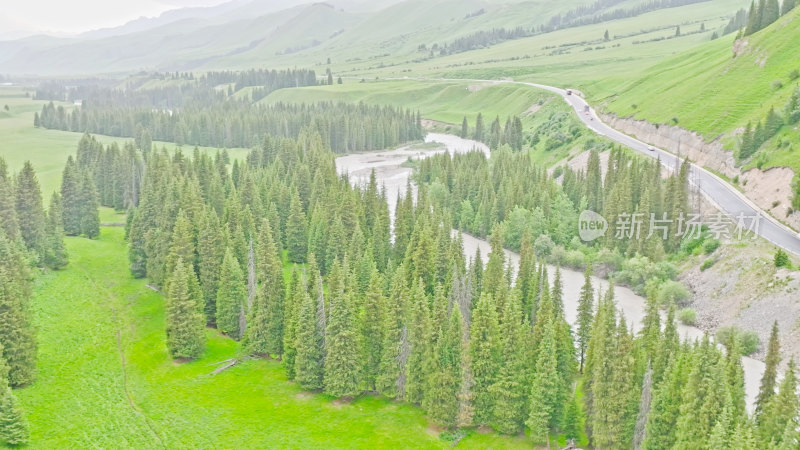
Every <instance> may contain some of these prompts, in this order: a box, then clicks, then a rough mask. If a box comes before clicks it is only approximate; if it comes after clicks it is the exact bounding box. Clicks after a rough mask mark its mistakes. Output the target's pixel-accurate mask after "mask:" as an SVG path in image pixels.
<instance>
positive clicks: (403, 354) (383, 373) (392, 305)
mask: <svg viewBox="0 0 800 450" xmlns="http://www.w3.org/2000/svg"><path fill="white" fill-rule="evenodd" d="M405 280H406V275H405V266H403V265H402V264H401V265H400V266H399V267H398V268H397V269H396V270H395V272H394V275H393V276H392V283H391V291H390V293H389V298H388V299H387V302H386V314H385V315H384V321H383V331H382V335H383V345H382V346H381V360H380V363H379V366H378V376H377V377H376V387H377V389H378V391H379V392H380V393H382V394H383V395H385V396H387V397H389V398H403V397H404V396H405V390H404V387H405V381H404V380H405V370H406V367H405V360H406V359H407V358H408V352H407V350H406V348H405V347H407V344H408V339H407V334H408V330H407V328H406V326H405V323H404V315H405V309H406V304H405V299H406V296H407V288H406V285H405V282H406V281H405Z"/></svg>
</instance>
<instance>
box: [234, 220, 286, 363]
mask: <svg viewBox="0 0 800 450" xmlns="http://www.w3.org/2000/svg"><path fill="white" fill-rule="evenodd" d="M256 267H257V272H258V280H259V288H258V293H257V294H256V297H255V299H254V301H253V307H252V308H250V315H249V316H248V319H247V330H246V331H245V338H244V340H245V346H246V348H247V349H248V351H250V352H251V353H253V354H257V355H263V356H270V355H273V354H276V355H278V356H279V357H280V355H281V354H282V353H283V308H284V305H283V300H284V299H283V297H284V295H285V285H284V281H283V267H282V265H281V261H280V259H278V249H277V247H276V246H275V241H274V240H273V234H272V227H271V226H270V222H269V221H267V219H264V220H263V221H262V223H261V229H260V230H259V234H258V247H257V249H256Z"/></svg>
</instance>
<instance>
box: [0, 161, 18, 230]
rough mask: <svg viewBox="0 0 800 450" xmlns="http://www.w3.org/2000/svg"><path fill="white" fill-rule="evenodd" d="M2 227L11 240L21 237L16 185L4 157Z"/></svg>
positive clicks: (0, 206) (0, 182) (0, 175)
mask: <svg viewBox="0 0 800 450" xmlns="http://www.w3.org/2000/svg"><path fill="white" fill-rule="evenodd" d="M0 229H2V230H3V231H4V232H5V235H6V237H8V239H10V240H11V241H15V240H16V239H17V238H18V237H19V220H18V218H17V209H16V198H15V195H14V186H13V184H12V183H11V179H10V178H9V177H8V166H7V165H6V162H5V160H4V159H3V158H0Z"/></svg>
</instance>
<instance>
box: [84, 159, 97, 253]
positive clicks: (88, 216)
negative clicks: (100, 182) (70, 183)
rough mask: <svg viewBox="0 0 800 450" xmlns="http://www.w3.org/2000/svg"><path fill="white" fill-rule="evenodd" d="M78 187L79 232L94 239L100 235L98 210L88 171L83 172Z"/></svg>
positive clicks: (95, 193)
mask: <svg viewBox="0 0 800 450" xmlns="http://www.w3.org/2000/svg"><path fill="white" fill-rule="evenodd" d="M80 189H81V193H80V205H81V206H80V211H81V212H80V220H81V234H83V235H85V236H86V237H88V238H89V239H94V238H96V237H97V236H100V211H99V210H98V199H97V189H96V188H95V185H94V180H93V179H92V176H91V174H90V173H89V172H88V171H84V173H83V178H82V180H81V187H80Z"/></svg>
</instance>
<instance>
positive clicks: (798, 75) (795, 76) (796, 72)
mask: <svg viewBox="0 0 800 450" xmlns="http://www.w3.org/2000/svg"><path fill="white" fill-rule="evenodd" d="M798 78H800V70H797V69H794V70H792V71H791V72H789V79H790V80H792V81H794V80H796V79H798Z"/></svg>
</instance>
